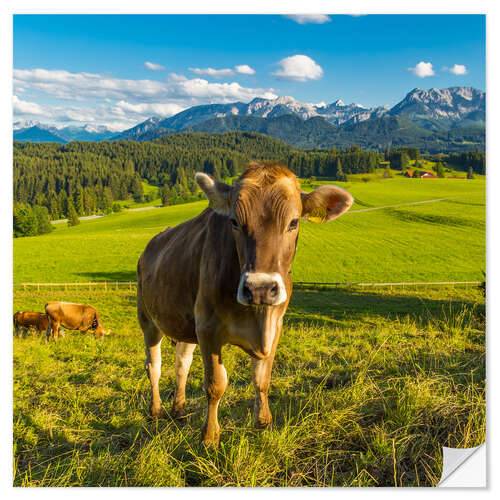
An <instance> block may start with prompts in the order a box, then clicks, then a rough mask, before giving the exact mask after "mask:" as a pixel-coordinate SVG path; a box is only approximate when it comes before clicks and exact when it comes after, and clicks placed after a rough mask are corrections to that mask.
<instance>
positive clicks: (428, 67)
mask: <svg viewBox="0 0 500 500" xmlns="http://www.w3.org/2000/svg"><path fill="white" fill-rule="evenodd" d="M408 71H411V72H412V73H413V74H414V75H416V76H418V77H420V78H425V77H426V76H433V75H434V70H433V69H432V63H430V62H424V61H420V62H419V63H418V64H417V65H416V66H415V67H414V68H408Z"/></svg>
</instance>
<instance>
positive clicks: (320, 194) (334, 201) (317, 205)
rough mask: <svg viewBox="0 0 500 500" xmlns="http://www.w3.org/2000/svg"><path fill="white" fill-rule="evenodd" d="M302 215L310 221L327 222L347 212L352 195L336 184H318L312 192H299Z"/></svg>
mask: <svg viewBox="0 0 500 500" xmlns="http://www.w3.org/2000/svg"><path fill="white" fill-rule="evenodd" d="M301 198H302V217H307V219H308V220H310V221H312V222H328V221H329V220H332V219H335V218H337V217H340V216H341V215H342V214H343V213H345V212H347V210H349V209H350V208H351V205H352V204H353V201H354V200H353V197H352V196H351V195H350V194H349V193H348V192H347V191H344V190H343V189H342V188H339V187H338V186H320V187H319V188H317V189H315V190H314V191H313V192H312V193H301Z"/></svg>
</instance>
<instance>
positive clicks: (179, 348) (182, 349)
mask: <svg viewBox="0 0 500 500" xmlns="http://www.w3.org/2000/svg"><path fill="white" fill-rule="evenodd" d="M195 348H196V344H188V343H187V342H177V344H176V345H175V393H174V401H173V404H172V415H173V417H174V418H180V417H182V416H183V415H184V409H185V406H186V381H187V377H188V373H189V368H190V367H191V363H192V361H193V352H194V350H195Z"/></svg>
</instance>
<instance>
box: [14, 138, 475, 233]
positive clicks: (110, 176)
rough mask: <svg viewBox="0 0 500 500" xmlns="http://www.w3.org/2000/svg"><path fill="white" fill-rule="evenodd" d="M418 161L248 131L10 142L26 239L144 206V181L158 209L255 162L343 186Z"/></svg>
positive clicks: (398, 153) (414, 152)
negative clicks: (383, 165)
mask: <svg viewBox="0 0 500 500" xmlns="http://www.w3.org/2000/svg"><path fill="white" fill-rule="evenodd" d="M418 155H419V151H418V149H416V148H394V149H393V150H392V151H391V150H390V149H389V148H388V149H387V150H386V151H385V153H382V152H378V151H365V150H363V149H362V148H360V147H359V146H350V147H346V148H342V149H338V148H332V149H328V150H320V149H313V150H303V149H297V148H294V147H292V146H289V145H287V144H286V143H284V142H282V141H280V140H277V139H274V138H271V137H269V136H266V135H262V134H257V133H253V132H227V133H224V134H202V133H185V134H174V135H167V136H164V137H161V138H159V139H156V140H154V141H151V142H135V141H113V142H109V141H103V142H99V143H97V142H70V143H68V144H59V143H31V142H25V143H20V142H14V186H13V199H14V211H15V213H14V218H15V217H16V214H18V218H19V217H21V218H22V217H24V216H26V214H27V213H28V214H30V215H29V217H30V218H31V219H32V220H31V222H30V223H29V224H28V225H29V227H30V228H31V229H30V230H29V231H28V233H26V232H25V231H21V230H19V231H18V232H17V233H16V232H15V235H21V233H24V234H40V231H39V230H38V229H36V227H40V228H45V229H44V231H46V230H50V227H48V226H47V224H44V223H42V222H40V220H42V219H44V217H46V218H48V219H50V220H55V219H61V218H66V217H67V218H70V219H73V220H75V217H76V216H82V215H92V214H95V213H109V212H110V211H112V210H113V205H114V202H115V201H116V200H127V199H134V200H135V201H138V202H141V201H143V200H144V192H143V186H142V182H141V181H147V182H148V183H149V184H150V185H153V186H158V189H159V190H160V191H161V198H162V202H163V204H164V205H170V204H176V203H180V202H186V201H191V200H192V199H195V198H196V197H198V196H199V190H198V187H197V186H196V184H195V183H194V174H195V172H197V171H204V172H206V173H209V174H211V175H213V176H214V177H216V178H217V179H230V178H232V177H234V176H236V175H238V174H239V173H241V172H242V170H243V169H244V168H245V166H246V165H247V164H248V162H250V161H252V160H264V161H279V162H282V163H283V164H285V165H287V166H288V167H289V168H290V169H291V170H292V171H293V172H294V173H295V174H296V175H298V176H300V177H302V178H309V177H312V176H315V177H325V178H328V179H331V180H337V181H344V180H346V175H347V174H356V173H369V172H373V171H374V170H375V169H376V168H377V167H378V166H380V162H381V161H384V160H385V161H391V164H392V163H393V164H394V165H391V167H392V168H397V169H403V168H405V166H406V165H405V164H406V163H407V162H406V160H405V159H406V158H410V159H415V158H417V157H418ZM453 161H454V162H455V163H457V164H461V165H462V164H463V165H464V167H469V166H472V168H473V169H474V171H476V172H477V173H484V164H485V160H484V153H482V152H473V153H462V154H460V155H459V154H455V155H453ZM115 206H116V204H115ZM30 210H31V212H30ZM35 213H36V214H37V216H35ZM45 214H46V216H45ZM37 217H38V219H37V220H38V221H39V222H34V219H36V218H37ZM18 222H19V221H18ZM14 224H15V225H16V221H14ZM25 225H26V224H25ZM18 226H19V224H18Z"/></svg>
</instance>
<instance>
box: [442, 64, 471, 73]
mask: <svg viewBox="0 0 500 500" xmlns="http://www.w3.org/2000/svg"><path fill="white" fill-rule="evenodd" d="M445 69H446V70H447V71H449V72H450V73H453V74H454V75H466V74H467V68H466V67H465V66H464V65H463V64H455V65H453V66H452V67H451V68H445Z"/></svg>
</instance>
